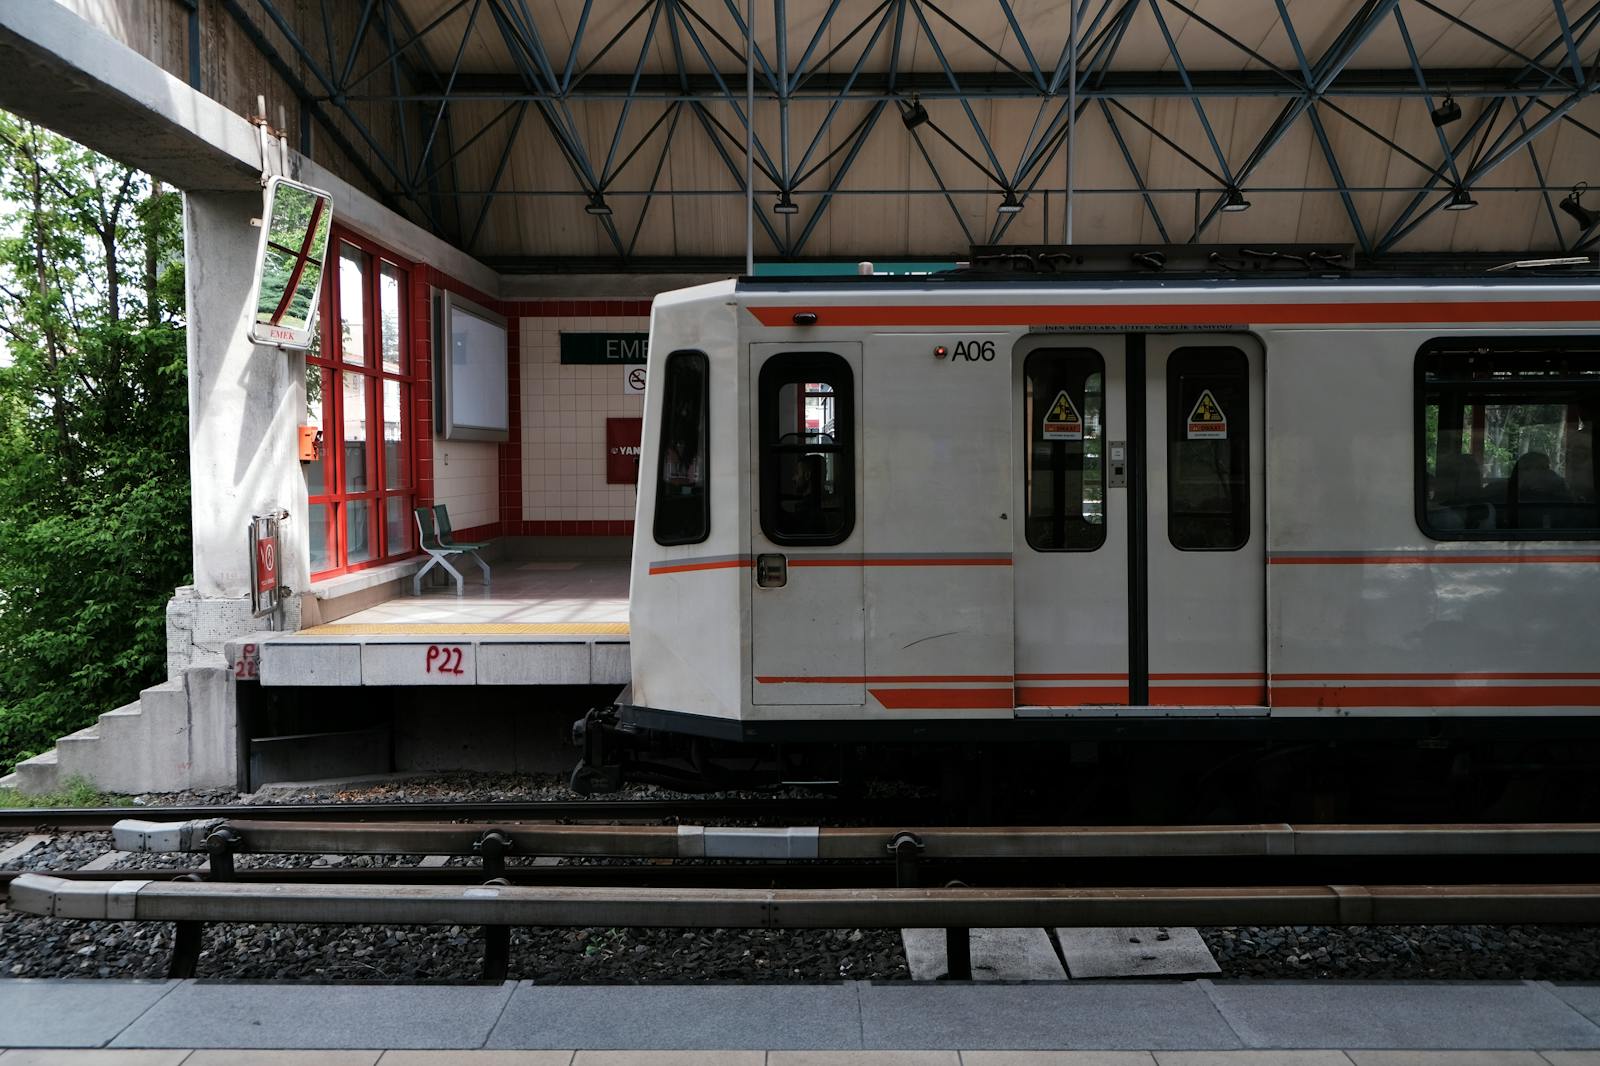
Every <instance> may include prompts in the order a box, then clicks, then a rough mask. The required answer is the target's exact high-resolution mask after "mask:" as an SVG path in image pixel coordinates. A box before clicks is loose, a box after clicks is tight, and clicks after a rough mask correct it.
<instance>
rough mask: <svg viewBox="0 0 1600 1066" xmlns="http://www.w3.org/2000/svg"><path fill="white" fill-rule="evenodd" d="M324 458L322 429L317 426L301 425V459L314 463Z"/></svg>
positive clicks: (304, 461)
mask: <svg viewBox="0 0 1600 1066" xmlns="http://www.w3.org/2000/svg"><path fill="white" fill-rule="evenodd" d="M321 458H322V430H321V429H319V428H318V427H316V426H301V427H300V461H301V462H302V463H314V462H316V461H317V460H318V459H321Z"/></svg>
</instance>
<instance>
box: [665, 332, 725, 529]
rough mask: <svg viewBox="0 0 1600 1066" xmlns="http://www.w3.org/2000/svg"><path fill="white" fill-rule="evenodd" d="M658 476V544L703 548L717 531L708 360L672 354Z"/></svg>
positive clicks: (669, 365) (695, 354) (667, 374)
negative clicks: (710, 490) (710, 489)
mask: <svg viewBox="0 0 1600 1066" xmlns="http://www.w3.org/2000/svg"><path fill="white" fill-rule="evenodd" d="M665 373H666V386H665V388H664V389H663V390H662V399H661V403H662V420H661V454H660V457H659V460H658V461H659V468H658V471H657V477H656V515H655V525H654V532H655V538H656V543H657V544H697V543H699V542H700V541H702V540H705V539H706V536H707V535H708V534H709V533H710V530H711V510H710V502H709V496H708V494H707V478H708V471H707V469H706V462H707V443H706V442H707V413H706V377H707V374H706V357H705V356H704V355H701V354H700V353H699V352H673V353H672V354H671V355H669V356H667V364H666V372H665Z"/></svg>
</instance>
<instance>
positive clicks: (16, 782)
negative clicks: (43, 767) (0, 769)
mask: <svg viewBox="0 0 1600 1066" xmlns="http://www.w3.org/2000/svg"><path fill="white" fill-rule="evenodd" d="M7 788H10V789H21V788H22V775H21V774H19V773H17V772H15V771H12V772H11V773H9V774H6V776H4V777H0V789H7Z"/></svg>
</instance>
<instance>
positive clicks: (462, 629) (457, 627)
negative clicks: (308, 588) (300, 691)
mask: <svg viewBox="0 0 1600 1066" xmlns="http://www.w3.org/2000/svg"><path fill="white" fill-rule="evenodd" d="M299 635H300V636H303V637H436V636H469V637H470V636H495V637H500V636H527V637H625V636H627V635H628V623H626V622H381V623H380V622H372V623H362V624H359V625H355V624H350V625H344V624H340V623H338V622H330V623H328V624H327V625H321V626H312V627H311V628H310V629H302V630H300V632H299Z"/></svg>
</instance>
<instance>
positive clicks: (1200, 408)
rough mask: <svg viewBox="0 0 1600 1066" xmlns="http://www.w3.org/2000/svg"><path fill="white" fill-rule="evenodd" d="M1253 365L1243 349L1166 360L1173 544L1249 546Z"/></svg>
mask: <svg viewBox="0 0 1600 1066" xmlns="http://www.w3.org/2000/svg"><path fill="white" fill-rule="evenodd" d="M1249 468H1250V361H1249V359H1248V358H1246V357H1245V354H1244V353H1243V352H1241V351H1240V350H1239V349H1237V348H1179V349H1178V350H1177V351H1175V352H1173V353H1172V355H1171V356H1170V357H1169V358H1168V359H1167V539H1168V540H1170V541H1171V542H1172V546H1173V547H1174V548H1177V549H1178V550H1179V551H1237V550H1238V549H1240V548H1242V547H1244V545H1245V542H1246V541H1248V540H1249V539H1250V479H1249V477H1248V473H1249Z"/></svg>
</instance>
